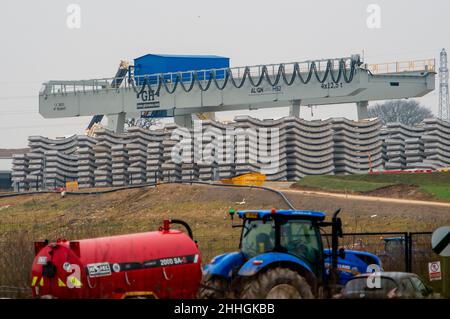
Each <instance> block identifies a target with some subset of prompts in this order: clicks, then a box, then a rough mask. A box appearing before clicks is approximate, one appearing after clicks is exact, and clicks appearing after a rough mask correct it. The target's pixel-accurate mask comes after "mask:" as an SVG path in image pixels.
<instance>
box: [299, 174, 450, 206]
mask: <svg viewBox="0 0 450 319" xmlns="http://www.w3.org/2000/svg"><path fill="white" fill-rule="evenodd" d="M297 185H298V186H301V187H306V188H317V189H321V190H327V191H339V192H349V193H369V194H370V193H371V192H373V191H376V190H380V189H383V188H386V195H389V192H390V188H391V187H394V186H409V188H408V189H409V190H411V188H415V190H416V192H412V193H411V195H412V196H411V197H412V198H414V195H415V197H418V196H417V195H421V196H419V197H428V198H430V199H436V200H441V201H450V173H400V174H361V175H356V174H355V175H324V176H307V177H305V178H303V179H301V180H300V181H299V182H298V183H297ZM414 193H415V194H414ZM406 197H407V196H406Z"/></svg>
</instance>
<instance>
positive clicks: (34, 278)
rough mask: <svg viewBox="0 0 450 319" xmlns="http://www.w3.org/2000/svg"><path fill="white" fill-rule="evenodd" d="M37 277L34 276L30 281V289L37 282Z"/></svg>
mask: <svg viewBox="0 0 450 319" xmlns="http://www.w3.org/2000/svg"><path fill="white" fill-rule="evenodd" d="M37 279H38V277H37V276H34V277H33V280H31V287H34V286H35V285H36V281H37Z"/></svg>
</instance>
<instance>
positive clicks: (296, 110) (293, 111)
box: [289, 100, 300, 117]
mask: <svg viewBox="0 0 450 319" xmlns="http://www.w3.org/2000/svg"><path fill="white" fill-rule="evenodd" d="M289 116H295V117H300V100H293V101H292V105H291V106H290V107H289Z"/></svg>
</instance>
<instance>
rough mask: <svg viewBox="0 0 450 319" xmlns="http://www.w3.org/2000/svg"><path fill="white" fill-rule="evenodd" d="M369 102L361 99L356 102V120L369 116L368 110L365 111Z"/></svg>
mask: <svg viewBox="0 0 450 319" xmlns="http://www.w3.org/2000/svg"><path fill="white" fill-rule="evenodd" d="M368 105H369V102H367V101H361V102H356V112H357V114H358V121H360V120H364V119H367V118H369V112H368V111H367V106H368Z"/></svg>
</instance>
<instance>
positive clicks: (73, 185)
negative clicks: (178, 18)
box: [66, 181, 78, 192]
mask: <svg viewBox="0 0 450 319" xmlns="http://www.w3.org/2000/svg"><path fill="white" fill-rule="evenodd" d="M77 190H78V182H77V181H72V182H66V191H68V192H75V191H77Z"/></svg>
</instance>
